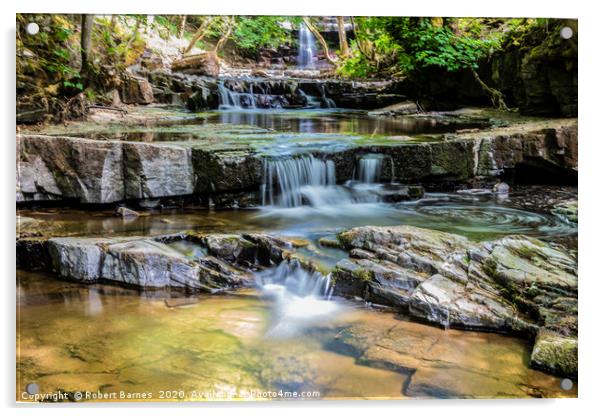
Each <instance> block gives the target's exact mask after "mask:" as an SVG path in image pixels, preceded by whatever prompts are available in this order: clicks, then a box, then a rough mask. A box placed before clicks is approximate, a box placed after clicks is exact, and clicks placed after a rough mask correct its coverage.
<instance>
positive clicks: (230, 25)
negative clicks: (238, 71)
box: [213, 16, 236, 53]
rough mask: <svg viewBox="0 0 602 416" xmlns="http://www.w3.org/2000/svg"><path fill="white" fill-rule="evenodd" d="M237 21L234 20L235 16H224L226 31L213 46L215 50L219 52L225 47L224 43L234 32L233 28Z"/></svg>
mask: <svg viewBox="0 0 602 416" xmlns="http://www.w3.org/2000/svg"><path fill="white" fill-rule="evenodd" d="M235 23H236V22H235V20H234V16H229V17H227V18H226V17H224V25H225V29H226V30H225V32H223V33H222V36H221V37H220V38H219V40H218V41H217V43H216V44H215V48H213V52H215V53H217V52H219V51H220V50H221V49H222V48H223V47H224V45H225V44H226V42H227V41H228V39H229V38H230V35H231V34H232V29H234V24H235Z"/></svg>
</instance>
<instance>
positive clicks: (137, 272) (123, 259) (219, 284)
mask: <svg viewBox="0 0 602 416" xmlns="http://www.w3.org/2000/svg"><path fill="white" fill-rule="evenodd" d="M102 278H103V279H107V280H112V281H116V282H121V283H125V284H131V285H134V286H137V287H181V288H187V289H203V290H206V291H212V290H216V289H222V288H225V287H235V286H240V285H241V284H243V282H244V281H245V280H247V279H246V278H245V277H244V276H243V274H241V273H237V272H235V271H234V270H233V269H231V268H230V267H228V266H227V265H225V264H223V263H221V262H220V261H219V260H217V259H213V258H210V257H208V258H201V259H199V260H198V261H192V260H189V259H188V258H186V257H185V256H184V255H183V254H181V253H180V252H178V251H176V250H174V249H172V248H170V247H169V246H166V245H165V244H162V243H158V242H156V241H153V240H137V241H126V242H123V243H117V244H111V245H109V246H108V247H107V249H106V256H105V258H104V262H103V267H102Z"/></svg>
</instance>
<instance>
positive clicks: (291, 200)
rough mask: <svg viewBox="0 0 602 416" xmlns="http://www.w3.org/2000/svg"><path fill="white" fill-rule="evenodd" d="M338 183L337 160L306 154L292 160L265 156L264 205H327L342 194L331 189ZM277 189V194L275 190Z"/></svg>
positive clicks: (285, 206) (288, 206)
mask: <svg viewBox="0 0 602 416" xmlns="http://www.w3.org/2000/svg"><path fill="white" fill-rule="evenodd" d="M334 185H336V175H335V166H334V162H333V161H331V160H321V159H317V158H315V157H313V156H312V155H306V156H301V157H292V158H288V159H265V160H264V165H263V185H262V201H263V205H278V206H281V207H284V208H291V207H298V206H300V205H303V201H304V200H305V201H309V203H310V205H314V206H315V205H321V204H327V203H329V202H330V201H332V199H334V198H338V197H340V195H332V193H329V192H327V191H328V190H330V189H329V188H328V187H331V186H334ZM276 189H277V191H278V192H277V193H275V192H274V191H275V190H276Z"/></svg>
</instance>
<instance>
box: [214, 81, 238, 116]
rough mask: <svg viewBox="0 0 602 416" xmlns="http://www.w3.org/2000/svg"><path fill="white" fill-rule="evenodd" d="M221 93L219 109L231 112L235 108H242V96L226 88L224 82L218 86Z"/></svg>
mask: <svg viewBox="0 0 602 416" xmlns="http://www.w3.org/2000/svg"><path fill="white" fill-rule="evenodd" d="M217 90H218V92H219V109H220V110H229V109H233V108H241V105H240V96H239V95H235V94H234V92H233V91H231V90H229V89H228V88H226V86H225V85H224V83H223V82H220V83H219V84H217Z"/></svg>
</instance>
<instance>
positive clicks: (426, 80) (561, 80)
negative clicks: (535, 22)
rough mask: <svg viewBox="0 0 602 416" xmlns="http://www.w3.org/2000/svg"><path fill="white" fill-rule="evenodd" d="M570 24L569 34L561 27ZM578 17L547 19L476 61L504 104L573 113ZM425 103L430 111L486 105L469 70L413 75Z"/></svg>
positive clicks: (541, 112)
mask: <svg viewBox="0 0 602 416" xmlns="http://www.w3.org/2000/svg"><path fill="white" fill-rule="evenodd" d="M564 27H570V28H571V30H572V32H573V33H572V36H571V38H570V39H564V38H562V37H561V35H560V31H561V29H562V28H564ZM577 61H578V60H577V21H576V20H551V21H550V23H549V24H548V26H547V29H546V27H545V26H536V27H533V28H531V29H530V30H528V31H526V32H525V33H524V34H523V35H522V36H521V37H520V39H516V38H512V39H509V40H507V41H506V43H505V44H504V45H503V46H502V49H501V50H500V51H499V52H496V53H495V54H493V56H492V57H491V58H490V59H488V60H487V61H485V62H482V63H481V64H480V65H479V69H478V72H479V75H480V77H481V78H482V79H483V80H484V81H485V82H486V83H487V84H488V85H490V86H492V87H494V88H496V89H498V90H500V91H501V92H502V93H503V94H504V99H505V101H506V104H508V106H509V107H511V108H518V110H519V112H520V113H521V114H525V115H534V116H556V117H558V116H562V117H576V116H577V69H578V65H577V64H578V62H577ZM414 84H415V85H416V89H417V91H418V96H419V98H420V100H421V102H422V104H423V106H424V107H426V108H428V109H433V110H440V109H451V108H456V107H458V106H461V105H479V106H481V105H484V106H489V105H491V101H490V99H489V97H488V96H487V95H486V94H484V92H483V89H482V88H481V87H480V86H479V85H478V83H477V82H476V81H475V79H474V77H473V76H472V74H471V73H470V71H468V70H466V71H459V72H457V73H449V72H445V71H443V70H439V69H437V70H431V71H428V73H425V74H421V77H420V80H414Z"/></svg>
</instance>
